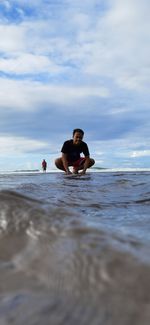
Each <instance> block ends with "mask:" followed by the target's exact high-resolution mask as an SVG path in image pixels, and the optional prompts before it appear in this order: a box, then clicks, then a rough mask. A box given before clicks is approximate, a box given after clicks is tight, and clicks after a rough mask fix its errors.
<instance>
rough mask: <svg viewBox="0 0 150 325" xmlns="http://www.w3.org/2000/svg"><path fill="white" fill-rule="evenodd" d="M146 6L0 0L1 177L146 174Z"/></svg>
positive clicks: (149, 116)
mask: <svg viewBox="0 0 150 325" xmlns="http://www.w3.org/2000/svg"><path fill="white" fill-rule="evenodd" d="M149 13H150V1H149V0H142V1H141V0H126V1H124V0H92V1H91V0H84V1H81V0H32V1H29V0H0V35H1V38H0V170H16V169H39V168H41V161H42V159H46V160H47V163H48V168H49V169H53V168H55V166H54V160H55V158H57V157H59V156H60V155H61V147H62V144H63V142H64V141H65V140H68V139H71V138H72V131H73V129H74V128H81V129H83V130H84V132H85V135H84V141H85V142H87V144H88V147H89V150H90V155H91V157H92V158H94V159H95V166H96V167H106V168H107V167H108V168H131V167H132V168H149V167H150V109H149V103H150V91H149V89H150V19H149Z"/></svg>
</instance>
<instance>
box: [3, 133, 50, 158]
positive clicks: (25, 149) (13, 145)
mask: <svg viewBox="0 0 150 325" xmlns="http://www.w3.org/2000/svg"><path fill="white" fill-rule="evenodd" d="M46 147H47V143H45V142H42V141H37V140H31V139H26V138H24V137H14V136H0V152H1V155H2V156H3V155H9V156H10V155H20V154H23V153H29V152H35V151H36V150H40V149H41V150H42V149H43V150H44V149H45V148H46Z"/></svg>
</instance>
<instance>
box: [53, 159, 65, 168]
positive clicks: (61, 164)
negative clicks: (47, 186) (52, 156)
mask: <svg viewBox="0 0 150 325" xmlns="http://www.w3.org/2000/svg"><path fill="white" fill-rule="evenodd" d="M55 166H56V167H57V168H58V169H61V170H63V171H64V170H65V169H64V166H63V162H62V158H57V159H56V160H55Z"/></svg>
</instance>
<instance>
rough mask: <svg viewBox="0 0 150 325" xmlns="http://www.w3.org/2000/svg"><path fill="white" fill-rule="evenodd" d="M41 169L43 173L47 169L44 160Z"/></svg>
mask: <svg viewBox="0 0 150 325" xmlns="http://www.w3.org/2000/svg"><path fill="white" fill-rule="evenodd" d="M42 169H43V172H46V169H47V162H46V160H45V159H43V161H42Z"/></svg>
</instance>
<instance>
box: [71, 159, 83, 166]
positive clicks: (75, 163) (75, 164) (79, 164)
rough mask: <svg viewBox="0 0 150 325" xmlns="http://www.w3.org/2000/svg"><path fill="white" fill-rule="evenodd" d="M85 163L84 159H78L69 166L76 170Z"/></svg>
mask: <svg viewBox="0 0 150 325" xmlns="http://www.w3.org/2000/svg"><path fill="white" fill-rule="evenodd" d="M84 162H85V158H84V157H80V158H79V159H78V160H76V161H75V162H73V163H72V164H71V166H73V167H75V168H77V167H80V166H81V165H83V164H84Z"/></svg>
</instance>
